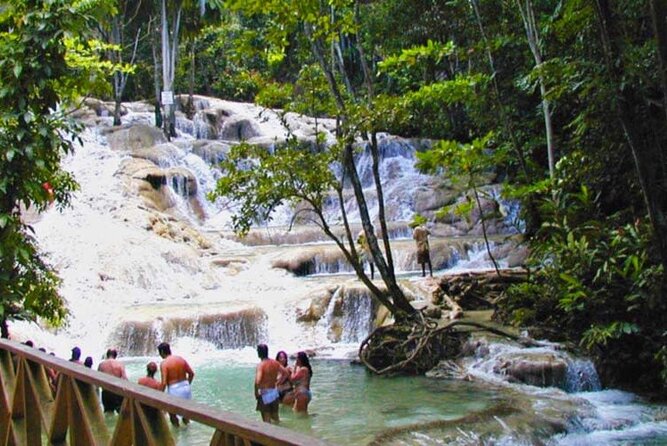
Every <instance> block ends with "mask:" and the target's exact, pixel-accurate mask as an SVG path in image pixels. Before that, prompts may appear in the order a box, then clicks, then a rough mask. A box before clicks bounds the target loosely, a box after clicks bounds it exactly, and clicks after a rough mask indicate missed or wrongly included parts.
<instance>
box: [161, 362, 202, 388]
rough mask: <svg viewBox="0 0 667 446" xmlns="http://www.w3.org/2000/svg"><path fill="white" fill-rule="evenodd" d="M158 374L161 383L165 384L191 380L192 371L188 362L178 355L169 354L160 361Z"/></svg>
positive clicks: (192, 376)
mask: <svg viewBox="0 0 667 446" xmlns="http://www.w3.org/2000/svg"><path fill="white" fill-rule="evenodd" d="M160 374H161V376H162V384H163V385H165V386H168V385H171V384H175V383H178V382H181V381H185V380H186V379H187V380H188V382H192V379H193V378H194V375H195V374H194V372H193V371H192V369H191V368H190V365H189V364H188V362H187V361H186V360H185V359H183V358H182V357H180V356H177V355H169V356H168V357H166V358H165V359H164V360H163V361H162V362H161V363H160Z"/></svg>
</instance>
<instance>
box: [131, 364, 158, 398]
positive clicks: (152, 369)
mask: <svg viewBox="0 0 667 446" xmlns="http://www.w3.org/2000/svg"><path fill="white" fill-rule="evenodd" d="M156 372H157V364H156V363H154V362H153V361H151V362H149V363H148V364H146V376H142V377H141V378H139V380H138V381H137V383H139V384H141V385H142V386H146V387H150V388H151V389H155V390H159V391H160V392H161V391H162V390H163V388H162V384H161V383H160V381H158V380H157V379H155V373H156Z"/></svg>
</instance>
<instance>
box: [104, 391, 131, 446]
mask: <svg viewBox="0 0 667 446" xmlns="http://www.w3.org/2000/svg"><path fill="white" fill-rule="evenodd" d="M133 407H134V401H133V400H131V399H130V398H125V399H124V400H123V404H122V405H121V406H120V413H119V414H118V419H117V420H116V426H115V428H114V431H113V436H112V437H111V443H109V446H132V438H133V436H134V435H133V433H132V417H133V416H134V415H133V411H134V409H133Z"/></svg>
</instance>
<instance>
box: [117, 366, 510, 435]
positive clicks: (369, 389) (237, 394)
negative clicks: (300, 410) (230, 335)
mask: <svg viewBox="0 0 667 446" xmlns="http://www.w3.org/2000/svg"><path fill="white" fill-rule="evenodd" d="M146 361H147V360H144V359H133V360H130V361H128V362H127V371H128V377H129V379H130V380H132V381H136V380H137V379H138V378H139V377H140V376H142V375H143V370H144V366H145V364H146ZM312 366H313V372H314V374H313V379H312V385H311V388H312V391H313V400H312V401H311V403H310V406H309V412H310V415H309V416H308V417H307V418H302V417H297V416H295V415H294V414H293V413H292V411H291V409H290V408H288V407H284V406H283V407H282V408H281V411H280V416H281V421H282V422H281V424H282V426H283V427H287V428H289V429H294V430H296V431H299V432H302V433H305V434H308V435H312V436H315V437H319V438H322V439H325V440H327V441H330V442H332V443H334V444H340V445H365V444H367V443H368V442H370V441H372V440H373V438H374V437H375V435H376V434H378V433H381V432H382V431H384V430H386V429H390V428H396V427H402V426H408V425H413V424H416V423H424V422H430V421H436V420H448V419H455V418H459V417H461V416H463V415H466V414H469V413H472V412H477V411H480V410H483V409H487V408H489V407H491V406H493V405H495V404H496V403H498V401H499V395H498V393H497V392H494V391H491V390H489V389H485V388H484V387H482V386H480V385H477V384H472V383H465V382H459V381H447V380H435V379H428V378H425V377H399V378H382V377H376V376H372V375H370V374H369V373H367V372H366V371H365V370H364V369H363V368H362V367H360V366H355V365H351V364H350V363H349V362H347V361H334V360H313V362H312ZM254 369H255V366H254V364H243V363H238V364H234V363H226V364H224V365H223V364H221V363H219V362H211V363H208V364H202V365H198V366H197V367H196V368H195V374H196V376H195V380H194V382H193V389H192V391H193V398H194V399H195V400H196V401H198V402H202V403H205V404H208V405H210V406H212V407H215V408H219V409H221V410H226V411H230V412H234V413H236V414H239V415H243V416H246V417H248V418H252V419H259V414H258V413H257V412H255V399H254V397H253V379H254ZM211 435H212V431H211V430H210V429H208V428H205V427H204V426H202V425H199V424H197V423H193V424H191V425H190V426H188V427H187V428H181V429H180V430H179V434H178V442H179V444H182V445H199V444H208V443H209V442H210V439H211Z"/></svg>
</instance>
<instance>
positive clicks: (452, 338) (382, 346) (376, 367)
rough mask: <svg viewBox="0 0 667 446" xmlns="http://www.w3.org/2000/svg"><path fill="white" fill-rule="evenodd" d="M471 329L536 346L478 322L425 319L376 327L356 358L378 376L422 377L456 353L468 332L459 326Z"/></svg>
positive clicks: (533, 343)
mask: <svg viewBox="0 0 667 446" xmlns="http://www.w3.org/2000/svg"><path fill="white" fill-rule="evenodd" d="M462 326H464V327H466V326H467V327H473V328H477V329H480V330H483V331H486V332H489V333H493V334H495V335H498V336H503V337H505V338H508V339H511V340H513V341H516V342H518V343H520V344H522V345H524V346H529V347H532V346H538V345H540V343H538V342H537V341H535V340H533V339H530V338H525V337H521V336H516V335H514V334H512V333H508V332H506V331H504V330H501V329H498V328H495V327H490V326H488V325H485V324H481V323H479V322H472V321H463V320H455V321H451V322H449V323H447V324H445V325H443V326H441V327H438V326H437V325H436V324H435V323H433V322H431V321H427V320H424V319H421V320H417V321H410V322H406V323H401V324H394V325H388V326H384V327H378V328H377V329H375V330H374V331H373V332H372V333H371V334H370V335H369V336H368V337H367V338H366V339H364V340H363V342H362V343H361V345H360V347H359V359H360V360H361V362H362V363H363V364H364V365H365V366H366V367H367V368H368V370H370V371H372V372H373V373H375V374H377V375H388V374H408V375H412V374H421V373H424V372H426V371H428V370H430V369H432V368H433V367H434V366H435V365H436V364H437V363H438V362H439V361H440V360H441V359H443V358H445V357H450V358H451V357H454V356H456V355H457V354H458V353H459V349H460V345H461V341H462V340H463V338H464V337H466V336H467V335H468V334H469V333H467V332H464V331H460V330H458V329H457V328H458V327H462Z"/></svg>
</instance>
